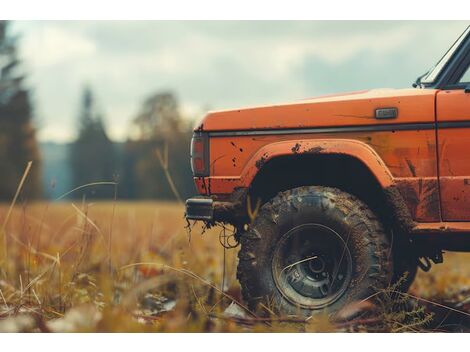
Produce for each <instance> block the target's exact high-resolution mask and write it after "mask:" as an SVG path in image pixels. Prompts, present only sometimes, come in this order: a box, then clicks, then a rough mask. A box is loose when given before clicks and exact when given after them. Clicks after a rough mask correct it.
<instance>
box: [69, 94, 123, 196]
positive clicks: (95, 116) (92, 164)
mask: <svg viewBox="0 0 470 352" xmlns="http://www.w3.org/2000/svg"><path fill="white" fill-rule="evenodd" d="M95 105H96V104H95V99H94V96H93V92H92V91H91V89H90V88H89V87H86V88H85V89H84V91H83V96H82V101H81V108H80V109H81V110H80V114H79V121H78V131H79V132H78V137H77V139H76V140H75V142H74V143H72V144H71V147H70V162H71V171H72V175H73V183H74V187H78V186H83V185H85V184H89V183H96V182H107V181H113V180H114V178H115V172H116V151H115V148H114V145H113V142H112V141H111V140H110V139H109V137H108V135H107V133H106V129H105V126H104V122H103V118H102V116H101V115H100V114H99V113H98V112H97V110H96V106H95ZM83 194H86V195H87V196H88V197H89V196H92V197H95V198H109V197H112V196H113V194H114V189H113V188H112V187H110V186H93V187H87V188H85V189H84V190H83V191H82V192H78V193H74V195H75V196H81V195H83Z"/></svg>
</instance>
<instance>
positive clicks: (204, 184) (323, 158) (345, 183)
mask: <svg viewBox="0 0 470 352" xmlns="http://www.w3.org/2000/svg"><path fill="white" fill-rule="evenodd" d="M469 32H470V30H469V28H467V30H466V31H465V32H464V33H463V34H462V35H461V37H459V39H458V40H457V41H456V42H455V43H454V45H453V46H452V47H451V49H450V50H449V51H448V52H447V53H446V55H444V57H443V58H442V59H441V60H440V61H439V62H438V64H437V65H436V66H435V67H434V68H433V69H431V70H430V71H429V72H428V73H427V74H426V75H423V76H422V77H420V78H419V79H418V80H417V81H416V82H415V84H414V86H415V87H414V88H406V89H373V90H364V91H357V92H350V93H344V94H335V95H329V96H322V97H316V98H311V99H306V100H302V101H297V102H293V103H287V104H279V105H272V106H261V107H253V108H243V109H237V110H229V111H218V112H211V113H209V114H208V115H207V116H206V117H205V118H204V119H203V120H202V121H201V122H200V124H199V125H198V126H197V127H196V129H195V131H194V137H193V142H192V150H191V158H192V159H191V160H192V168H193V173H194V181H195V184H196V187H197V190H198V193H199V196H197V197H195V198H192V199H189V200H188V201H187V209H186V216H187V218H188V219H191V220H203V221H206V222H207V223H209V224H213V223H216V222H225V223H230V224H232V225H234V226H235V228H236V231H237V235H238V238H239V239H240V240H241V241H242V246H243V240H242V238H243V236H244V234H246V233H250V229H249V228H250V227H254V228H256V226H253V224H254V222H256V217H257V216H258V214H259V211H260V209H261V208H262V207H263V206H264V205H265V204H267V203H268V202H269V201H270V200H271V199H273V198H275V197H276V196H277V195H278V194H280V193H282V192H286V191H288V190H292V189H299V188H301V187H309V186H322V187H329V188H331V189H337V190H340V191H341V192H345V193H347V194H350V195H352V196H354V197H355V199H356V198H357V199H358V202H362V203H361V204H365V206H367V208H368V209H370V210H371V211H372V213H374V215H375V216H376V217H377V219H378V220H379V222H380V223H381V224H382V225H383V227H384V228H385V233H388V235H386V237H387V238H389V242H390V243H393V242H394V241H393V240H390V235H389V234H390V233H393V234H394V235H395V236H396V239H395V242H396V243H406V245H403V246H402V247H398V246H396V245H395V244H389V246H390V247H391V249H392V250H393V251H394V252H398V253H395V254H394V255H395V256H396V258H397V260H398V261H400V260H403V256H401V257H400V252H403V253H405V252H406V256H407V258H408V259H407V260H408V261H409V258H412V260H411V262H413V263H415V264H412V265H409V264H407V265H406V268H407V269H410V268H411V270H410V271H413V268H415V267H416V266H418V267H421V268H423V269H424V270H427V269H429V267H430V260H431V261H434V262H440V261H442V255H441V251H442V250H444V249H447V250H463V251H466V250H469V249H470V69H469V67H470V35H469ZM313 192H314V193H315V192H316V191H315V189H314V190H313ZM283 197H284V199H285V201H289V199H292V195H290V196H289V197H291V198H289V197H288V196H286V195H284V196H283ZM286 197H287V198H286ZM260 221H261V220H260ZM320 223H321V221H320ZM260 226H261V225H260ZM255 232H256V231H255ZM258 232H259V231H258ZM287 232H289V231H287ZM261 235H262V234H261ZM281 235H282V234H281ZM281 235H280V236H281ZM280 238H282V236H281V237H280ZM398 239H399V240H398ZM317 251H318V250H317ZM245 254H246V253H245ZM253 255H255V256H256V253H253ZM397 260H396V261H397ZM323 263H326V260H324V261H323ZM317 264H318V263H317ZM397 265H398V266H399V264H398V263H397V262H396V263H395V264H394V265H393V267H394V268H396V267H397ZM273 270H274V269H273ZM392 271H393V270H392ZM395 271H397V270H395ZM241 276H243V275H241ZM312 280H313V279H312ZM308 282H310V281H308ZM312 282H313V281H312ZM246 285H248V286H249V282H248V283H247V284H246ZM271 289H272V288H271ZM248 291H249V290H248ZM280 291H282V289H280ZM281 293H282V292H281ZM294 293H295V294H297V293H299V290H297V291H296V292H294ZM302 294H305V295H307V296H308V294H307V293H305V292H302ZM244 296H245V295H244ZM281 296H283V297H284V298H286V297H287V296H289V295H287V296H286V295H283V294H282V295H281ZM291 298H292V297H291ZM286 299H287V298H286ZM248 301H250V299H248ZM290 301H291V303H292V302H293V301H296V300H295V299H290ZM294 303H299V301H298V300H297V301H296V302H294ZM307 306H308V305H307ZM312 309H316V308H312V307H310V310H312ZM281 310H282V309H281Z"/></svg>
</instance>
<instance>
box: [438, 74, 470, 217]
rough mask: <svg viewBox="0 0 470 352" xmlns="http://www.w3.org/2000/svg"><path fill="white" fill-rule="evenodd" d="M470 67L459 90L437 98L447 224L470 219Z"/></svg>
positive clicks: (440, 167)
mask: <svg viewBox="0 0 470 352" xmlns="http://www.w3.org/2000/svg"><path fill="white" fill-rule="evenodd" d="M465 86H467V87H469V88H470V67H468V68H467V70H466V73H465V74H464V75H463V76H462V78H461V79H460V82H459V84H458V87H457V88H456V89H452V90H441V91H439V92H438V93H437V97H436V115H437V126H438V129H437V148H438V149H437V150H438V167H439V168H438V170H439V185H440V195H441V197H440V198H441V211H442V219H443V220H444V221H469V220H470V89H468V88H467V89H466V88H464V87H465Z"/></svg>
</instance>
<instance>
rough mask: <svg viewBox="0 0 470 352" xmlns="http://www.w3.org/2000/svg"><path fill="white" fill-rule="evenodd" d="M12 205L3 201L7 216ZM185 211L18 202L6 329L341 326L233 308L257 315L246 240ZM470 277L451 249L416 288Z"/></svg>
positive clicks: (1, 279) (3, 299) (427, 290)
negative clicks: (244, 275)
mask: <svg viewBox="0 0 470 352" xmlns="http://www.w3.org/2000/svg"><path fill="white" fill-rule="evenodd" d="M8 209H9V204H3V205H0V224H2V223H3V222H4V220H5V217H6V216H7V214H8ZM183 213H184V209H183V207H182V206H181V205H180V204H177V203H171V202H168V203H165V202H124V201H117V202H96V203H81V202H77V203H71V202H55V203H53V202H35V203H31V204H19V203H17V204H16V205H15V206H14V207H13V208H12V212H11V215H10V218H9V221H8V223H7V224H6V226H5V229H4V232H5V234H6V236H7V237H6V245H7V248H8V258H1V264H0V271H1V272H0V329H1V328H2V326H3V329H12V330H14V331H164V332H173V331H188V332H189V331H198V332H204V331H332V330H333V329H334V328H333V327H332V326H331V324H329V323H328V322H327V321H326V320H325V319H323V318H322V317H319V318H315V319H311V321H310V323H309V324H308V325H307V326H305V324H296V322H295V320H293V319H291V320H288V319H286V320H282V319H278V320H276V319H271V320H269V321H267V320H263V319H255V320H256V321H255V322H253V321H250V320H249V319H243V318H240V319H234V318H230V317H227V316H226V315H224V314H223V312H224V310H225V309H226V308H227V307H228V306H229V305H230V303H231V302H232V301H238V302H240V307H241V308H240V309H241V310H244V309H245V313H247V316H248V317H250V316H251V317H252V315H250V313H249V312H246V311H247V308H246V307H244V306H243V303H242V302H241V298H240V290H239V285H238V283H237V281H236V277H235V272H236V264H237V261H236V252H237V250H238V249H224V248H223V247H222V246H221V245H220V243H219V234H220V231H221V229H220V228H214V229H210V230H207V231H206V232H204V233H203V231H202V228H201V226H195V227H194V228H193V229H192V231H191V235H189V233H188V231H187V230H186V229H185V226H186V221H185V220H184V218H183ZM223 283H224V287H223V288H222V284H223ZM467 286H469V287H470V255H469V254H446V255H445V264H443V265H439V266H435V267H434V268H433V270H432V271H431V273H428V274H424V273H419V274H418V278H417V280H416V282H415V284H414V285H413V287H412V289H411V293H412V294H413V295H416V296H420V297H424V298H429V299H432V298H433V297H441V296H445V295H448V294H449V293H452V292H457V291H459V290H461V289H462V287H467ZM165 310H168V311H165ZM13 317H27V318H29V320H27V319H23V320H21V321H20V320H14V318H13ZM12 319H13V320H12ZM5 321H12V323H11V324H10V325H2V322H3V323H4V322H5ZM15 324H16V325H15ZM22 324H23V325H22ZM28 324H29V325H28ZM5 327H6V328H5Z"/></svg>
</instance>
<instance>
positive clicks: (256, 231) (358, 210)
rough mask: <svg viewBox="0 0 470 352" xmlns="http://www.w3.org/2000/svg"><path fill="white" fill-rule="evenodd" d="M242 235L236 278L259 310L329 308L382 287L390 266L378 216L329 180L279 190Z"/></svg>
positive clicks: (288, 311) (305, 312)
mask: <svg viewBox="0 0 470 352" xmlns="http://www.w3.org/2000/svg"><path fill="white" fill-rule="evenodd" d="M314 237H316V238H315V241H310V239H313V238H314ZM240 242H241V249H240V252H239V254H238V258H239V263H238V270H237V278H238V279H239V281H240V284H241V288H242V295H243V298H244V300H245V301H246V302H247V304H248V306H249V307H250V309H252V310H254V311H257V312H259V313H262V312H264V313H266V312H269V311H273V312H275V313H276V314H282V315H291V314H295V315H303V316H308V315H311V314H312V313H315V312H319V311H322V312H325V311H326V312H327V313H334V312H337V311H338V310H340V309H342V308H343V307H344V306H345V305H347V304H348V303H352V302H355V301H359V300H362V299H364V298H366V297H368V296H370V295H371V294H373V293H374V292H375V291H376V290H377V289H382V288H385V287H387V286H388V285H389V283H390V280H391V278H392V274H393V258H392V256H389V255H387V254H388V253H389V240H388V238H387V236H386V234H385V231H384V228H383V226H382V224H381V223H380V222H379V220H378V219H377V217H376V216H375V215H374V213H373V212H372V211H371V210H370V209H369V208H368V207H367V206H366V205H365V204H364V203H363V202H362V201H360V200H359V199H357V198H356V197H354V196H353V195H351V194H348V193H345V192H343V191H340V190H338V189H335V188H330V187H321V186H305V187H299V188H295V189H292V190H288V191H285V192H280V193H279V194H278V195H277V196H275V197H274V198H273V199H271V200H270V201H269V202H267V203H266V204H264V205H263V206H262V207H261V209H260V211H259V213H258V215H257V217H256V219H255V220H254V222H253V223H252V224H251V225H250V226H249V227H248V230H247V231H246V232H245V233H243V234H242V236H241V238H240ZM308 253H311V254H308ZM337 253H341V255H339V254H337ZM299 259H300V260H299ZM312 263H313V264H312ZM286 264H287V265H286ZM340 274H341V277H340Z"/></svg>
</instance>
